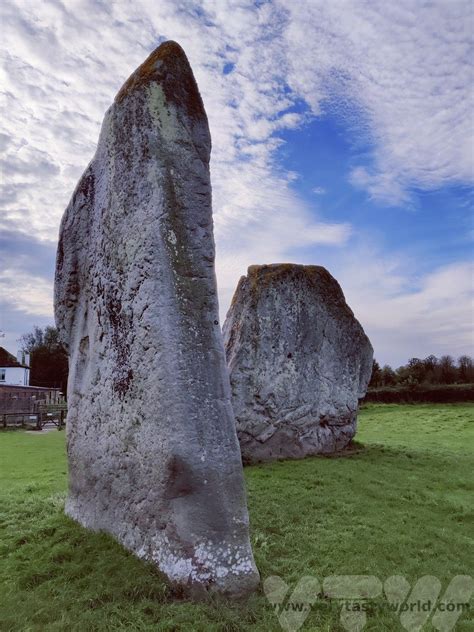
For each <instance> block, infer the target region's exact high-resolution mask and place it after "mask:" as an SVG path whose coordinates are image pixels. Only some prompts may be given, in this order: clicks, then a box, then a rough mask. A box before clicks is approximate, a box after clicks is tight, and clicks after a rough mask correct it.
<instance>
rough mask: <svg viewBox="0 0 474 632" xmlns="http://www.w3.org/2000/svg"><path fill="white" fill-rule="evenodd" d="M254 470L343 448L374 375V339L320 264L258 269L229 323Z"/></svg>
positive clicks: (229, 348)
mask: <svg viewBox="0 0 474 632" xmlns="http://www.w3.org/2000/svg"><path fill="white" fill-rule="evenodd" d="M224 344H225V347H226V354H227V363H228V367H229V371H230V380H231V387H232V404H233V408H234V413H235V416H236V421H237V434H238V437H239V441H240V447H241V450H242V457H243V460H244V463H253V462H258V461H270V460H273V459H283V458H302V457H305V456H308V455H311V454H321V453H331V452H336V451H337V450H341V449H343V448H344V447H345V446H346V445H347V444H348V443H349V441H350V440H351V439H352V437H353V436H354V435H355V432H356V424H357V409H358V403H359V399H360V398H362V397H363V396H364V395H365V392H366V390H367V385H368V383H369V380H370V375H371V372H372V357H373V350H372V346H371V344H370V341H369V339H368V338H367V336H366V335H365V333H364V330H363V329H362V327H361V325H360V324H359V322H358V321H357V320H356V318H355V317H354V314H353V313H352V311H351V309H350V308H349V306H348V305H347V303H346V301H345V299H344V295H343V293H342V290H341V288H340V286H339V284H338V283H337V281H336V280H335V279H334V278H333V277H332V276H331V275H330V274H329V272H328V271H327V270H325V269H324V268H321V267H319V266H302V265H295V264H274V265H263V266H251V267H250V268H249V269H248V273H247V276H246V277H242V278H241V279H240V281H239V284H238V286H237V290H236V292H235V295H234V298H233V300H232V305H231V307H230V309H229V312H228V314H227V318H226V321H225V324H224Z"/></svg>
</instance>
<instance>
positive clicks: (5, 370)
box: [0, 347, 30, 386]
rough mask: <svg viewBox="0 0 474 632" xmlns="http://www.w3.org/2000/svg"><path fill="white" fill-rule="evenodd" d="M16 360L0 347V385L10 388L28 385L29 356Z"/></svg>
mask: <svg viewBox="0 0 474 632" xmlns="http://www.w3.org/2000/svg"><path fill="white" fill-rule="evenodd" d="M18 356H19V357H18V359H17V358H15V356H14V355H12V354H11V353H9V352H8V351H7V350H6V349H4V348H3V347H0V384H8V385H11V386H28V385H29V383H30V369H29V366H28V363H29V356H28V355H27V356H26V358H25V360H26V363H25V362H23V358H22V357H21V358H20V354H18Z"/></svg>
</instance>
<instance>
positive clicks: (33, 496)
mask: <svg viewBox="0 0 474 632" xmlns="http://www.w3.org/2000/svg"><path fill="white" fill-rule="evenodd" d="M473 411H474V407H473V406H472V405H471V406H470V405H411V406H401V405H369V406H367V407H366V408H364V409H363V411H362V412H361V415H360V429H359V433H358V436H357V439H358V441H359V442H361V443H362V444H363V447H362V448H361V450H360V451H359V452H358V453H355V454H353V455H352V456H347V457H341V458H311V459H305V460H303V461H285V462H279V463H274V464H271V465H265V466H253V467H249V468H246V470H245V474H246V481H247V489H248V501H249V509H250V517H251V525H252V541H253V546H254V552H255V556H256V561H257V565H258V567H259V570H260V573H261V575H262V579H265V578H267V577H269V576H272V575H279V576H281V577H282V579H283V580H284V581H286V582H287V583H288V584H289V586H290V592H291V591H292V590H293V587H294V586H295V585H296V583H297V582H298V580H300V578H301V577H303V576H305V575H306V576H308V575H309V576H313V577H315V578H318V579H319V580H322V579H323V578H324V577H327V576H329V575H334V574H351V575H354V574H357V575H361V574H369V575H375V576H377V577H378V578H380V579H381V580H382V581H384V580H385V579H386V578H387V577H389V576H391V575H403V576H405V577H406V578H407V580H408V581H409V582H410V583H413V582H414V581H415V580H417V579H418V578H420V577H422V576H423V575H434V576H436V577H438V578H439V579H440V580H441V582H442V585H443V590H444V588H445V587H446V585H447V583H448V582H449V581H450V580H451V578H452V577H454V576H455V575H460V574H468V575H469V574H470V575H472V574H473V572H474V559H473V550H472V535H473V533H474V520H473V517H474V512H473V507H472V498H473V495H472V493H473V488H474V485H473V476H472V472H473V471H474V458H473V446H474V430H473V426H474V415H473ZM65 491H66V459H65V453H64V433H63V432H57V431H53V432H50V433H48V434H43V435H37V434H27V433H25V432H23V431H4V432H1V433H0V629H1V630H2V631H3V630H5V631H6V630H12V631H13V630H15V631H16V630H22V631H30V630H31V631H43V630H47V631H49V630H64V631H66V630H67V631H80V632H89V631H94V630H110V631H112V630H113V631H114V632H115V631H117V630H127V631H133V630H150V631H151V630H154V631H165V630H166V631H169V632H171V631H185V632H187V631H189V632H194V631H202V632H204V631H205V632H212V631H229V632H230V631H237V630H257V631H262V632H263V631H268V630H275V631H278V630H281V627H280V624H279V623H278V619H277V617H276V615H275V613H274V611H273V609H272V607H271V606H270V605H269V603H268V601H267V599H266V598H265V595H264V594H263V592H260V593H259V594H256V595H254V596H253V597H252V598H251V599H250V600H249V601H247V602H246V603H243V604H238V605H236V604H230V603H227V602H226V601H225V600H223V599H217V598H214V599H212V600H211V601H209V602H206V603H200V604H194V603H191V602H188V601H185V600H182V599H179V598H178V597H177V596H176V595H174V594H173V592H172V591H171V590H170V589H169V588H168V587H167V586H166V584H165V583H164V582H163V580H162V578H161V576H160V574H159V573H158V572H157V571H156V570H155V569H154V568H153V567H152V566H150V565H147V564H144V563H142V562H140V561H139V560H137V559H135V558H134V557H133V556H132V555H130V554H129V553H127V552H126V551H125V550H124V549H122V548H121V547H120V546H119V545H118V544H116V543H115V542H114V541H113V540H112V539H111V538H109V537H108V536H106V535H104V534H94V533H90V532H87V531H86V530H84V529H82V528H81V527H79V526H78V525H77V524H75V523H74V522H73V521H71V520H69V519H68V518H67V517H65V515H64V514H63V505H64V498H65ZM385 603H386V602H385V601H384V599H383V598H382V597H380V598H375V599H374V600H373V601H372V602H370V607H369V612H368V620H367V624H366V626H365V628H364V630H368V631H371V632H380V631H387V632H392V631H397V630H404V628H403V627H402V626H401V624H400V623H399V619H398V617H397V616H396V615H395V614H394V613H392V612H390V611H389V610H387V608H385V607H383V606H384V604H385ZM473 615H474V612H473V609H472V608H471V610H470V614H469V612H467V613H464V614H463V615H462V617H461V618H460V619H459V621H458V623H457V625H456V628H455V630H459V631H461V632H468V631H472V630H474V618H473ZM339 616H340V605H339V604H338V603H337V602H336V601H331V600H328V599H324V598H321V599H320V600H318V601H317V602H316V603H315V604H313V606H312V608H311V611H310V614H309V616H308V618H307V619H306V622H305V624H304V625H303V626H302V627H301V630H303V631H308V630H311V631H316V630H318V631H322V632H342V631H343V630H344V628H343V627H342V625H341V623H340V621H339ZM423 630H434V628H433V627H431V624H430V623H428V624H427V625H425V627H423Z"/></svg>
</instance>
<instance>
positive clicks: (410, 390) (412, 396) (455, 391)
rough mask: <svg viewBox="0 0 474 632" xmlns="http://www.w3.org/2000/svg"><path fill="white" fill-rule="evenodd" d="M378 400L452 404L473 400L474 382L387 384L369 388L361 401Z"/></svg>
mask: <svg viewBox="0 0 474 632" xmlns="http://www.w3.org/2000/svg"><path fill="white" fill-rule="evenodd" d="M367 402H378V403H383V404H399V403H400V404H402V403H403V404H410V403H418V402H432V403H434V404H453V403H456V402H474V384H444V385H440V384H436V385H433V386H415V387H401V386H398V387H396V386H393V387H390V386H387V387H384V388H369V390H368V391H367V394H366V396H365V397H364V399H363V400H362V403H367Z"/></svg>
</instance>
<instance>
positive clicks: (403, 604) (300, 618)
mask: <svg viewBox="0 0 474 632" xmlns="http://www.w3.org/2000/svg"><path fill="white" fill-rule="evenodd" d="M263 588H264V591H265V595H266V597H267V599H268V601H269V602H270V604H271V605H272V606H273V607H274V609H275V614H276V616H277V617H278V621H279V622H280V625H281V627H282V628H283V630H285V632H297V630H299V629H300V628H301V627H302V626H303V624H304V623H305V621H306V619H307V617H308V615H309V614H310V612H311V606H312V605H313V604H314V603H315V602H316V601H317V599H318V595H320V594H321V593H322V594H323V595H324V597H325V598H326V599H328V598H329V599H333V600H337V601H338V602H340V603H341V614H340V621H341V624H342V626H343V627H344V629H345V630H347V632H361V631H362V630H363V629H364V627H365V624H366V623H367V612H368V610H369V609H370V608H372V609H373V608H374V607H385V608H387V609H389V610H391V611H392V612H394V613H395V614H396V615H398V617H399V620H400V624H401V626H402V627H403V628H404V629H405V630H406V631H407V632H418V631H419V630H421V629H422V627H423V625H424V624H425V623H426V622H427V621H428V619H429V618H430V617H431V625H432V626H433V627H434V628H435V629H436V630H439V632H450V631H451V630H453V628H454V626H455V625H456V622H457V620H458V619H459V617H460V616H461V614H462V613H463V612H466V611H467V610H469V601H470V599H471V596H472V594H473V592H474V580H473V578H472V577H470V576H469V575H457V576H456V577H454V578H453V579H452V580H451V582H450V583H449V585H448V587H447V588H446V590H445V592H444V594H443V595H442V597H441V596H440V595H441V582H440V581H439V579H438V578H437V577H433V576H432V575H425V576H424V577H421V578H420V579H418V580H417V581H416V582H415V584H414V585H413V586H411V585H410V583H409V582H408V581H407V579H406V578H405V577H402V576H400V575H393V576H392V577H389V578H388V579H387V580H385V582H384V583H383V584H382V582H381V581H380V580H379V579H378V578H377V577H374V576H371V575H332V576H330V577H326V578H325V579H324V580H323V581H322V584H321V583H320V582H319V580H318V579H317V578H315V577H302V578H301V579H300V581H299V582H298V584H297V585H296V587H295V589H294V590H293V592H292V593H291V595H289V592H290V588H289V586H288V584H287V583H286V582H285V581H284V580H283V579H282V578H281V577H278V576H273V577H268V578H267V579H266V580H265V581H264V584H263ZM381 596H385V598H386V599H387V602H386V603H385V604H384V603H382V604H380V603H379V604H378V605H377V604H376V605H375V606H374V603H373V601H371V600H373V599H375V598H377V597H381Z"/></svg>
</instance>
